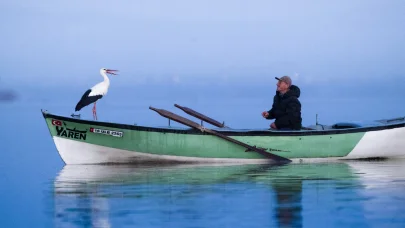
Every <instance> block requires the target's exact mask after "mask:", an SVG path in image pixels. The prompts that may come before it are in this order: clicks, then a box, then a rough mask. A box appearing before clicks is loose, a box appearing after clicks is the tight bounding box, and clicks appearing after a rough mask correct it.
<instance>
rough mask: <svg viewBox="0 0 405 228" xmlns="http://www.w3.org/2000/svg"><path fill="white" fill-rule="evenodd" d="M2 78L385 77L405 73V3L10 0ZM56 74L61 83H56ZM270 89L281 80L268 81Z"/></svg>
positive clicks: (302, 80)
mask: <svg viewBox="0 0 405 228" xmlns="http://www.w3.org/2000/svg"><path fill="white" fill-rule="evenodd" d="M0 7H1V9H2V13H1V14H0V19H1V23H0V29H1V31H2V37H1V42H0V50H1V53H2V55H1V57H0V69H1V72H2V75H1V78H0V79H1V80H0V82H1V83H3V84H4V83H6V84H9V85H13V84H16V83H17V81H18V80H23V81H24V82H25V83H32V82H35V83H36V84H37V85H63V86H66V85H70V83H72V84H73V83H79V84H81V85H92V84H95V83H96V82H98V81H100V80H101V76H100V75H99V69H100V68H101V67H107V68H112V69H118V70H120V73H121V75H120V76H119V78H118V77H117V78H114V80H115V81H114V83H116V84H115V85H131V84H134V85H139V84H152V83H173V84H175V83H183V84H187V83H197V84H204V83H208V84H209V83H223V84H232V83H238V84H247V85H249V83H250V84H262V83H263V80H264V79H265V80H266V83H267V82H268V79H269V78H271V79H273V78H274V76H280V75H285V74H287V75H290V76H292V77H293V79H294V82H295V83H297V84H300V85H304V84H311V83H314V80H315V79H316V80H317V81H318V82H321V83H322V84H323V85H325V86H333V85H334V84H335V83H341V84H345V83H350V81H351V80H352V79H353V78H356V80H357V81H358V80H361V81H363V82H375V83H381V80H384V81H386V80H391V79H393V78H400V77H402V78H403V77H404V76H405V67H404V62H405V46H404V40H405V24H404V21H405V13H404V12H405V1H402V0H390V1H380V0H379V1H369V0H367V1H366V0H357V1H348V0H345V1H265V0H259V1H239V0H232V1H230V0H222V1H212V0H204V1H185V0H177V1H153V0H152V1H151V0H148V1H129V0H117V1H105V0H99V1H78V0H72V1H64V2H62V1H48V0H44V1H21V0H13V1H2V2H1V3H0ZM52 79H56V81H52V82H51V81H50V80H52ZM270 83H271V85H273V84H274V81H273V80H272V81H270Z"/></svg>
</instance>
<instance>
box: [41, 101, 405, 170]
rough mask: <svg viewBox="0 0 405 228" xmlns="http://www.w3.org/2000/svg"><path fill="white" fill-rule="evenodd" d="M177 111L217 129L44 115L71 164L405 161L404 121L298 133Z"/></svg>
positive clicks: (308, 129) (317, 127)
mask: <svg viewBox="0 0 405 228" xmlns="http://www.w3.org/2000/svg"><path fill="white" fill-rule="evenodd" d="M175 106H176V107H177V108H180V109H181V110H183V111H184V112H186V113H188V114H190V115H192V116H194V117H196V118H198V119H201V121H202V122H203V121H205V122H207V123H209V124H211V125H214V126H215V127H216V128H206V127H203V126H202V125H200V124H197V123H196V122H193V121H191V120H189V119H186V118H184V117H181V116H179V115H176V114H174V113H172V112H169V111H166V110H164V109H157V108H153V107H150V109H151V110H153V111H156V112H157V113H158V114H159V115H161V116H163V117H166V118H168V119H169V120H173V121H176V122H179V123H182V124H184V125H186V126H187V127H184V128H173V127H170V126H167V127H150V126H137V125H128V124H120V123H111V122H102V121H92V120H84V119H80V118H73V117H67V116H62V115H56V114H51V113H49V112H47V111H44V110H42V114H43V117H44V118H45V121H46V124H47V126H48V128H49V131H50V134H51V136H52V138H53V140H54V143H55V146H56V148H57V150H58V152H59V154H60V156H61V158H62V160H63V161H64V162H65V163H66V164H105V163H148V162H153V163H156V162H159V163H166V162H168V163H171V162H180V163H195V162H198V163H200V162H209V163H212V162H221V163H229V162H230V163H234V162H237V163H240V162H242V163H286V162H287V163H289V162H316V161H333V160H340V159H364V158H374V157H382V158H397V157H404V155H405V140H404V138H405V117H399V118H393V119H384V120H376V121H374V122H372V123H368V124H363V125H361V124H357V123H336V124H333V125H328V126H325V125H319V124H316V125H314V126H308V127H305V128H303V129H302V130H299V131H278V130H271V129H232V128H230V127H227V126H225V125H224V123H220V122H218V121H216V120H214V119H212V118H209V117H207V116H205V115H203V114H201V113H199V112H196V111H194V110H192V109H190V108H187V107H182V106H180V105H177V104H176V105H175Z"/></svg>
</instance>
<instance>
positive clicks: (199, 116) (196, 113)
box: [174, 104, 225, 128]
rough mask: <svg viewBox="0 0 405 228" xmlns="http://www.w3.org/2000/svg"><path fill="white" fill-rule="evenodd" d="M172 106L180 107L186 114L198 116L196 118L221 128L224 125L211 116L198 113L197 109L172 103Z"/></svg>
mask: <svg viewBox="0 0 405 228" xmlns="http://www.w3.org/2000/svg"><path fill="white" fill-rule="evenodd" d="M174 106H175V107H177V108H179V109H181V110H183V111H184V112H185V113H187V114H189V115H191V116H194V117H196V118H198V119H200V120H202V121H205V122H207V123H210V124H212V125H214V126H216V127H221V128H223V127H225V124H224V123H220V122H218V121H216V120H214V119H212V118H210V117H208V116H206V115H203V114H201V113H199V112H197V111H194V110H192V109H191V108H187V107H184V106H180V105H178V104H174Z"/></svg>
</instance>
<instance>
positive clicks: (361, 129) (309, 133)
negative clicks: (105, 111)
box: [41, 110, 405, 136]
mask: <svg viewBox="0 0 405 228" xmlns="http://www.w3.org/2000/svg"><path fill="white" fill-rule="evenodd" d="M41 111H42V115H43V117H44V118H45V119H46V118H55V119H57V120H64V121H70V122H74V123H80V124H89V125H96V126H104V127H111V128H117V129H122V130H136V131H149V132H161V133H174V134H193V135H207V133H204V132H201V131H200V130H197V129H193V128H184V129H179V128H169V127H152V126H139V125H131V124H124V123H115V122H103V121H92V120H85V119H76V118H71V117H67V116H62V115H56V114H51V113H49V112H46V111H43V110H41ZM401 127H405V122H401V123H397V124H386V125H376V126H366V127H357V128H345V129H324V130H316V129H314V130H305V129H304V130H299V131H284V130H283V131H277V130H275V131H273V130H254V129H252V130H246V129H231V130H227V129H216V128H212V129H213V130H215V131H218V132H221V134H223V135H226V136H313V135H338V134H350V133H365V132H370V131H381V130H389V129H395V128H401Z"/></svg>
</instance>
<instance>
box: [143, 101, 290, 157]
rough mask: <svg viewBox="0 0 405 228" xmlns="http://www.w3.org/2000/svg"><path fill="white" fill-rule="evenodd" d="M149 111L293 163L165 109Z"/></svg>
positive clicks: (267, 155) (265, 154)
mask: <svg viewBox="0 0 405 228" xmlns="http://www.w3.org/2000/svg"><path fill="white" fill-rule="evenodd" d="M149 109H151V110H153V111H155V112H157V113H159V114H160V115H161V116H163V117H166V118H169V119H171V120H174V121H176V122H178V123H181V124H184V125H186V126H189V127H192V128H196V129H198V130H201V131H203V132H206V133H209V134H211V135H215V136H217V137H220V138H222V139H225V140H227V141H229V142H232V143H235V144H237V145H240V146H242V147H245V148H247V149H249V150H252V151H255V152H257V153H260V154H262V155H264V156H266V157H268V158H271V159H273V160H275V161H277V162H279V163H288V162H291V160H290V159H288V158H284V157H281V156H278V155H276V154H272V153H270V152H267V151H265V150H262V149H259V148H257V147H253V146H250V145H248V144H246V143H244V142H241V141H238V140H236V139H233V138H231V137H228V136H226V135H223V134H221V133H219V132H217V131H214V130H211V129H208V128H204V127H203V126H201V125H199V124H198V123H196V122H193V121H191V120H189V119H186V118H184V117H182V116H179V115H177V114H174V113H172V112H169V111H166V110H164V109H157V108H153V107H149Z"/></svg>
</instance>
